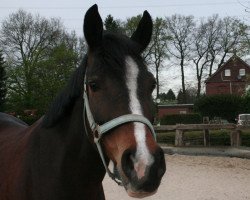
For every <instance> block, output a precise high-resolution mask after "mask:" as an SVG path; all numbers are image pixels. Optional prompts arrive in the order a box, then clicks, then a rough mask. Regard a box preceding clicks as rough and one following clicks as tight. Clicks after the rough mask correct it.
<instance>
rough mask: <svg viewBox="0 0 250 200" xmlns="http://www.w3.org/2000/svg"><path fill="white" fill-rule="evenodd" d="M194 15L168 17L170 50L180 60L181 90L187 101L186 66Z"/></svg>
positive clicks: (189, 51) (188, 57)
mask: <svg viewBox="0 0 250 200" xmlns="http://www.w3.org/2000/svg"><path fill="white" fill-rule="evenodd" d="M193 18H194V17H193V16H181V15H173V16H171V17H167V18H166V24H167V30H168V35H169V36H170V37H171V40H170V43H169V46H168V52H169V53H170V55H171V56H172V57H173V58H174V59H175V60H176V61H177V62H178V67H180V71H181V88H182V89H181V90H182V96H183V102H184V103H186V84H185V67H186V66H187V64H188V62H189V59H190V53H191V45H192V33H193V31H194V27H195V23H194V20H193Z"/></svg>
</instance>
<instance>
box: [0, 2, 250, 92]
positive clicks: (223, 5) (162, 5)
mask: <svg viewBox="0 0 250 200" xmlns="http://www.w3.org/2000/svg"><path fill="white" fill-rule="evenodd" d="M0 2H1V3H0V23H1V21H2V20H4V19H6V18H7V17H8V16H9V15H10V14H11V13H13V12H15V11H17V10H18V9H20V8H21V9H24V10H26V11H28V12H31V13H33V14H40V15H41V16H44V17H47V18H50V17H57V18H60V19H61V20H62V21H63V23H64V25H65V27H66V29H67V30H68V31H69V32H70V31H73V30H74V31H76V33H77V35H78V36H81V37H82V36H83V30H82V26H83V18H84V15H85V12H86V11H87V9H88V8H89V7H91V6H92V5H93V4H97V5H98V7H99V13H100V15H101V17H102V18H103V19H104V18H105V17H106V16H107V15H108V14H111V15H112V16H113V17H114V18H115V19H121V20H125V19H127V18H129V17H132V16H136V15H138V14H142V13H143V11H144V10H148V12H149V13H150V14H151V16H152V17H153V18H155V17H165V16H171V15H173V14H181V15H193V16H194V17H195V18H197V19H199V18H204V17H205V18H206V17H209V16H212V15H213V14H219V16H220V17H226V16H235V17H238V18H239V19H241V20H243V21H245V22H246V23H247V24H249V25H250V13H247V12H245V7H244V6H243V5H245V6H248V7H250V0H126V1H119V0H95V1H94V0H71V1H69V0H67V1H66V0H0ZM170 70H171V72H169V71H168V70H167V71H166V72H165V73H164V74H163V75H162V77H161V81H162V83H163V84H164V87H163V88H164V90H165V92H166V90H168V89H169V88H172V89H174V91H175V93H177V92H178V90H179V88H180V74H179V69H170ZM167 74H172V76H171V77H169V76H168V75H167ZM173 74H174V75H173ZM166 77H168V78H166ZM187 79H188V80H187V82H189V83H190V84H195V82H194V81H193V80H194V78H193V77H192V76H188V77H187Z"/></svg>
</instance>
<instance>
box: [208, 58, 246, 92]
mask: <svg viewBox="0 0 250 200" xmlns="http://www.w3.org/2000/svg"><path fill="white" fill-rule="evenodd" d="M247 76H250V65H249V64H248V63H246V62H244V61H243V60H242V59H241V58H239V57H238V56H236V55H233V56H232V57H231V58H230V59H229V60H228V61H227V62H226V63H225V64H223V65H222V66H221V67H220V68H218V70H217V71H216V72H215V73H214V74H213V75H212V76H210V77H209V78H208V79H207V80H206V81H205V84H206V94H207V95H216V94H236V95H243V94H244V93H245V91H246V88H248V87H249V84H250V83H247Z"/></svg>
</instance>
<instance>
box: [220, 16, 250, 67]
mask: <svg viewBox="0 0 250 200" xmlns="http://www.w3.org/2000/svg"><path fill="white" fill-rule="evenodd" d="M219 26H220V39H219V45H220V46H221V55H220V56H221V59H220V62H219V64H218V68H219V67H220V66H221V65H222V64H224V62H225V58H226V56H227V55H228V54H230V53H232V52H233V51H235V50H238V51H239V50H240V46H241V43H242V40H243V37H244V35H245V31H246V28H247V26H246V25H245V24H244V23H242V22H241V21H240V20H239V19H237V18H235V17H225V18H223V19H221V20H220V22H219Z"/></svg>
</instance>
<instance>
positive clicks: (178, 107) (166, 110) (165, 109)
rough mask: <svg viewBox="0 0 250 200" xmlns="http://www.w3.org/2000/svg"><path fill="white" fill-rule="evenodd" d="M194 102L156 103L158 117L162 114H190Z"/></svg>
mask: <svg viewBox="0 0 250 200" xmlns="http://www.w3.org/2000/svg"><path fill="white" fill-rule="evenodd" d="M193 110H194V104H172V105H171V104H170V105H158V117H159V118H162V117H163V116H164V115H173V114H190V113H193Z"/></svg>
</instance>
